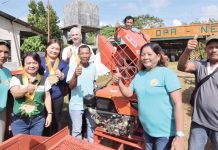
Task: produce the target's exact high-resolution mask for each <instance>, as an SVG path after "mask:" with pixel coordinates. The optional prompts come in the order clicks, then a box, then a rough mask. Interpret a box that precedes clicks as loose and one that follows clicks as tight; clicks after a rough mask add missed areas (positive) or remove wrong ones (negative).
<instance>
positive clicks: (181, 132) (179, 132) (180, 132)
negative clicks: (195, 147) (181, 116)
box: [176, 131, 185, 137]
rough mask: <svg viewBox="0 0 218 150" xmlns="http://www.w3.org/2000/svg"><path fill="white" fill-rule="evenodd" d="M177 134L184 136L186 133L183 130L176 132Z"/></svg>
mask: <svg viewBox="0 0 218 150" xmlns="http://www.w3.org/2000/svg"><path fill="white" fill-rule="evenodd" d="M176 136H178V137H184V136H185V134H184V132H183V131H177V132H176Z"/></svg>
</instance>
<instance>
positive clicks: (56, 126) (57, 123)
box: [44, 97, 64, 136]
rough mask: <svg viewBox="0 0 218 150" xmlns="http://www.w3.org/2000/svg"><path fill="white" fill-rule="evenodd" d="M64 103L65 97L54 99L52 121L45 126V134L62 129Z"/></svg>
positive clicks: (49, 134) (51, 133)
mask: <svg viewBox="0 0 218 150" xmlns="http://www.w3.org/2000/svg"><path fill="white" fill-rule="evenodd" d="M63 103H64V97H60V98H59V99H56V100H52V112H53V115H52V123H51V126H50V127H48V128H45V130H44V135H45V136H51V135H53V134H55V133H56V132H58V131H60V130H61V129H62V108H63Z"/></svg>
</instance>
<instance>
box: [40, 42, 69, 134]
mask: <svg viewBox="0 0 218 150" xmlns="http://www.w3.org/2000/svg"><path fill="white" fill-rule="evenodd" d="M60 53H61V48H60V42H59V41H58V40H57V39H51V40H50V41H49V42H48V44H47V48H46V53H45V57H43V58H41V60H42V62H41V64H42V67H43V69H44V75H45V76H46V77H47V78H48V80H49V82H50V84H51V85H52V88H51V90H50V92H51V99H52V110H53V122H52V125H51V128H50V131H45V134H46V135H47V134H48V135H52V134H54V133H56V132H57V131H59V130H60V129H61V128H62V127H61V121H62V120H61V118H62V108H63V102H64V87H66V86H67V84H66V76H67V72H68V64H66V63H65V62H64V61H63V60H60ZM49 132H50V133H49Z"/></svg>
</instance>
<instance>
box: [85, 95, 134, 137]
mask: <svg viewBox="0 0 218 150" xmlns="http://www.w3.org/2000/svg"><path fill="white" fill-rule="evenodd" d="M96 102H97V103H96V107H95V108H88V110H89V112H90V113H91V114H92V117H93V119H94V120H95V122H96V125H97V126H101V127H103V128H104V130H105V132H107V133H109V134H112V135H116V136H127V137H131V136H132V135H133V133H134V129H135V123H134V121H135V117H134V116H127V115H121V114H118V113H117V112H116V109H115V106H114V104H113V101H112V100H110V99H103V98H97V100H96Z"/></svg>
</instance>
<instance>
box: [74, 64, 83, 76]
mask: <svg viewBox="0 0 218 150" xmlns="http://www.w3.org/2000/svg"><path fill="white" fill-rule="evenodd" d="M81 74H82V65H81V64H78V65H77V67H76V70H75V76H76V77H78V76H80V75H81Z"/></svg>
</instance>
